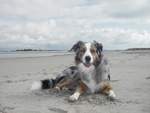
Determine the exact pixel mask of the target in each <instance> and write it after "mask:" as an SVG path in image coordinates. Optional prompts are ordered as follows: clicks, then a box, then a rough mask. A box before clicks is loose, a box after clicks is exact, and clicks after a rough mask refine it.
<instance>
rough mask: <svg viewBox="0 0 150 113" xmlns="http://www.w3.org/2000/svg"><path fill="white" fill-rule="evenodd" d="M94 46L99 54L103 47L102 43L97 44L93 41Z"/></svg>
mask: <svg viewBox="0 0 150 113" xmlns="http://www.w3.org/2000/svg"><path fill="white" fill-rule="evenodd" d="M94 45H95V47H96V49H97V52H98V53H101V52H102V51H103V45H102V43H99V42H97V41H95V40H94Z"/></svg>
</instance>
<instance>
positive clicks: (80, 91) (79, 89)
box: [69, 82, 87, 101]
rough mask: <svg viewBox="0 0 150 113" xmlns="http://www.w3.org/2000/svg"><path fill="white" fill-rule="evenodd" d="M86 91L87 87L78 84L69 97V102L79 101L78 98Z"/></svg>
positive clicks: (81, 83)
mask: <svg viewBox="0 0 150 113" xmlns="http://www.w3.org/2000/svg"><path fill="white" fill-rule="evenodd" d="M86 90H87V86H86V85H85V84H84V83H83V82H80V84H79V86H78V87H77V89H76V91H75V93H74V94H73V95H71V96H70V97H69V101H76V100H78V99H79V96H80V95H81V94H83V93H84V92H85V91H86Z"/></svg>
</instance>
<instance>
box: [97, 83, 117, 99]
mask: <svg viewBox="0 0 150 113" xmlns="http://www.w3.org/2000/svg"><path fill="white" fill-rule="evenodd" d="M100 91H101V93H103V94H105V95H108V97H109V98H110V99H115V98H116V95H115V93H114V91H113V89H112V86H111V85H110V84H109V83H108V82H106V81H103V82H101V83H100Z"/></svg>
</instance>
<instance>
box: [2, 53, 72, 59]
mask: <svg viewBox="0 0 150 113" xmlns="http://www.w3.org/2000/svg"><path fill="white" fill-rule="evenodd" d="M70 54H73V53H72V52H68V51H0V58H28V57H47V56H60V55H70Z"/></svg>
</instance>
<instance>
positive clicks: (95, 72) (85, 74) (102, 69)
mask: <svg viewBox="0 0 150 113" xmlns="http://www.w3.org/2000/svg"><path fill="white" fill-rule="evenodd" d="M71 51H74V52H75V54H76V55H75V64H76V66H77V67H78V71H79V75H80V79H81V80H80V82H79V85H78V87H77V88H76V91H75V92H74V93H73V95H71V96H70V97H69V100H70V101H76V100H78V99H79V96H80V95H81V94H83V93H85V92H90V93H98V92H101V93H103V94H105V95H107V96H108V97H109V98H111V99H115V98H116V95H115V93H114V91H113V89H112V86H111V85H110V84H109V83H108V81H107V80H106V79H107V77H110V72H109V65H108V62H107V59H106V58H105V57H104V55H103V53H102V51H103V46H102V44H101V43H98V42H96V41H94V42H92V43H87V42H82V41H78V42H77V43H76V44H74V45H73V47H72V49H71Z"/></svg>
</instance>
